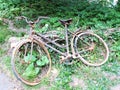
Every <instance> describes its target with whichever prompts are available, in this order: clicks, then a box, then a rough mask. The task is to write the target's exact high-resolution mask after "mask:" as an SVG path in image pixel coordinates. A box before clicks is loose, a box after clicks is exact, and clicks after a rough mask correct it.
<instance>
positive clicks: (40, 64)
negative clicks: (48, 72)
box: [36, 60, 44, 66]
mask: <svg viewBox="0 0 120 90" xmlns="http://www.w3.org/2000/svg"><path fill="white" fill-rule="evenodd" d="M36 63H37V65H38V66H44V62H43V61H41V60H38V61H37V62H36Z"/></svg>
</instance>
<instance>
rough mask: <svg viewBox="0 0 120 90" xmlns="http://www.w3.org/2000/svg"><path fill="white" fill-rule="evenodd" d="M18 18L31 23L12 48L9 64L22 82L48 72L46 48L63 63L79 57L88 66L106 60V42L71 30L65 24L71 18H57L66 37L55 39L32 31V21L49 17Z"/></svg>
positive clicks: (38, 78) (37, 80) (33, 81)
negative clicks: (24, 34) (27, 34)
mask: <svg viewBox="0 0 120 90" xmlns="http://www.w3.org/2000/svg"><path fill="white" fill-rule="evenodd" d="M18 18H19V19H25V21H26V22H27V23H28V24H29V26H30V33H29V36H28V38H26V39H23V40H21V41H20V42H19V43H18V44H17V46H16V47H15V48H14V51H13V54H12V60H11V63H12V69H13V72H14V74H15V76H16V77H17V78H18V79H19V80H20V81H22V82H23V83H25V84H28V85H37V84H39V83H40V81H41V80H42V79H43V78H44V77H46V76H47V75H48V74H49V73H50V70H51V57H50V54H49V51H48V48H50V49H52V50H53V51H55V52H57V53H58V54H60V55H61V56H60V62H61V63H65V64H72V63H73V62H74V60H77V59H79V60H81V61H82V62H83V63H84V64H86V65H88V66H100V65H102V64H104V63H105V62H106V61H107V60H108V57H109V49H108V46H107V44H106V43H105V41H104V40H103V39H102V38H101V37H100V36H98V35H96V34H94V33H93V32H90V31H81V30H77V31H76V32H74V33H72V32H70V31H69V30H68V26H69V25H70V23H71V22H72V19H68V20H60V22H61V24H62V25H63V26H64V27H65V37H64V39H58V37H56V36H54V35H53V36H47V37H46V35H45V34H40V33H36V32H35V31H34V27H35V24H36V23H38V22H39V21H40V20H41V19H48V17H43V16H40V17H39V18H38V19H37V20H35V21H28V19H27V17H25V16H21V17H18ZM71 37H72V38H71ZM70 38H71V39H70ZM63 42H64V44H63ZM56 47H57V48H56ZM58 48H60V49H58ZM61 49H62V50H61Z"/></svg>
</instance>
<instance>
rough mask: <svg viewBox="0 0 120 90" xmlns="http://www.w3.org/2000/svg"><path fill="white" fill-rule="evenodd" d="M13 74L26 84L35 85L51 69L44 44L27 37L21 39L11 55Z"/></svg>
mask: <svg viewBox="0 0 120 90" xmlns="http://www.w3.org/2000/svg"><path fill="white" fill-rule="evenodd" d="M11 64H12V70H13V72H14V74H15V76H16V77H17V78H18V79H19V80H20V81H22V82H23V83H25V84H27V85H37V84H39V83H40V81H41V79H43V78H44V77H45V76H47V75H48V74H49V72H50V69H51V58H50V55H49V53H48V51H47V49H46V48H45V46H44V45H43V44H42V43H40V42H37V41H32V40H29V39H26V40H23V41H21V42H20V43H19V44H18V45H17V46H16V47H15V49H14V51H13V55H12V60H11Z"/></svg>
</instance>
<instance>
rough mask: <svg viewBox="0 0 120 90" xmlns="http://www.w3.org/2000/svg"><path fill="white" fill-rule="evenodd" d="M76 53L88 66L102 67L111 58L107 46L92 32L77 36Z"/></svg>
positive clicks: (75, 42)
mask: <svg viewBox="0 0 120 90" xmlns="http://www.w3.org/2000/svg"><path fill="white" fill-rule="evenodd" d="M74 52H76V53H77V55H78V57H79V59H80V60H81V61H82V62H83V63H85V64H86V65H88V66H100V65H102V64H104V63H105V62H106V61H107V60H108V56H109V49H108V46H107V44H106V43H105V42H104V40H103V39H102V38H101V37H100V36H98V35H96V34H94V33H91V32H84V33H80V34H78V35H77V36H75V38H74Z"/></svg>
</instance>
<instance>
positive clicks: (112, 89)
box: [110, 84, 120, 90]
mask: <svg viewBox="0 0 120 90" xmlns="http://www.w3.org/2000/svg"><path fill="white" fill-rule="evenodd" d="M110 90H120V84H119V85H116V86H113V87H111V88H110Z"/></svg>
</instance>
